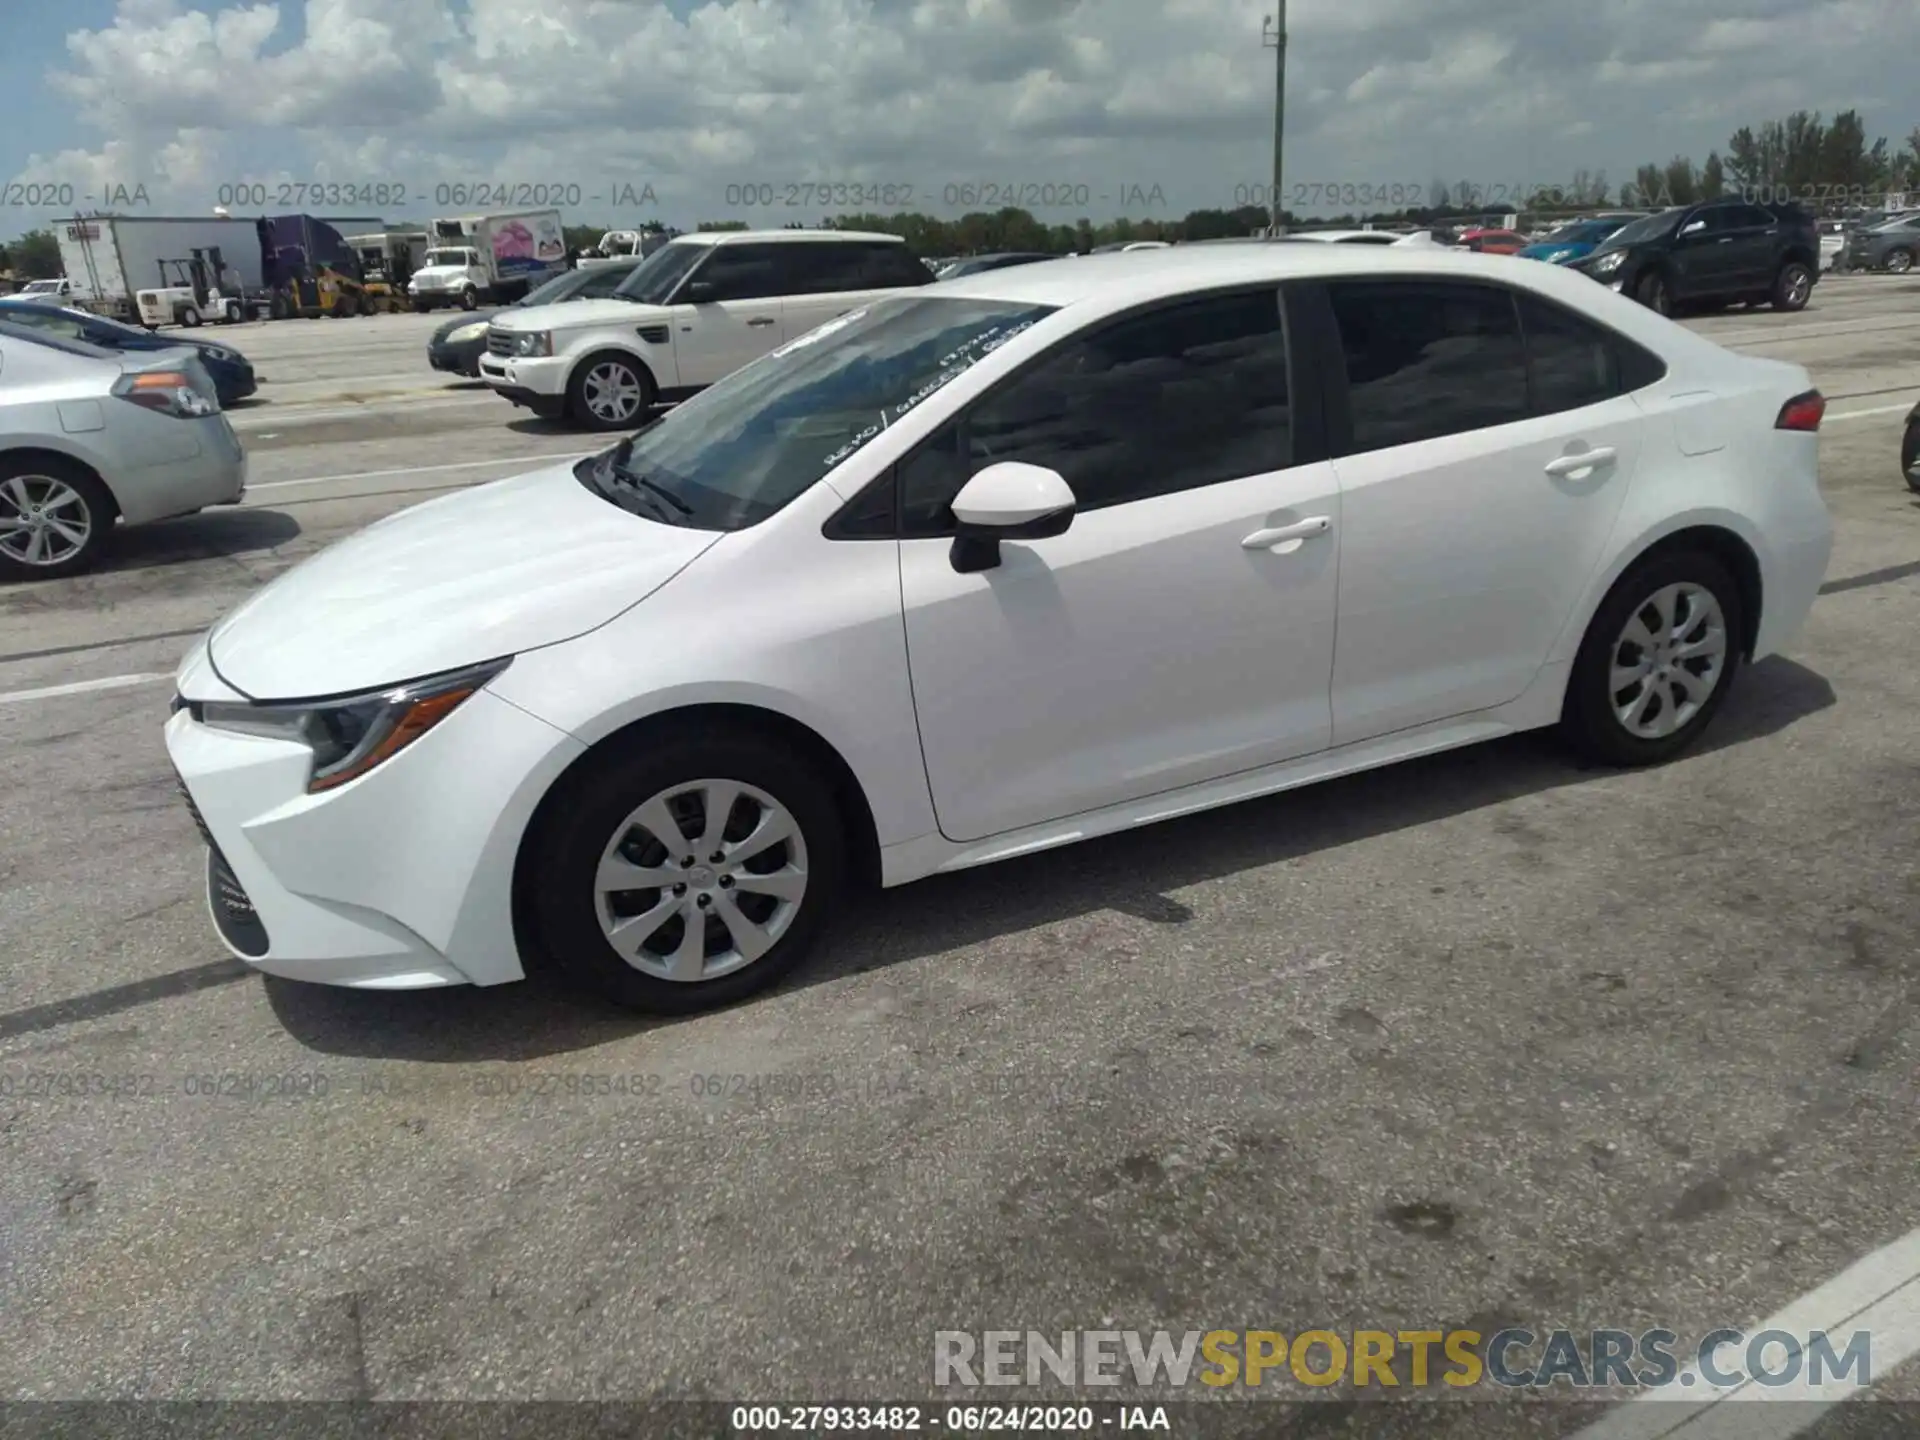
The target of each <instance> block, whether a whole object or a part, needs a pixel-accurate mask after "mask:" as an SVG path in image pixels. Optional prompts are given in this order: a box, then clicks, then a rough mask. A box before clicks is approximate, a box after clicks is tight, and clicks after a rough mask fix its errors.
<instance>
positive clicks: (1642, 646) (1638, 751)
mask: <svg viewBox="0 0 1920 1440" xmlns="http://www.w3.org/2000/svg"><path fill="white" fill-rule="evenodd" d="M1742 621H1743V616H1742V612H1741V600H1740V589H1739V586H1738V585H1736V584H1735V583H1734V579H1733V577H1732V576H1731V575H1730V574H1728V573H1727V569H1726V567H1725V566H1724V565H1722V564H1721V563H1720V562H1719V561H1718V560H1716V559H1715V558H1714V557H1713V556H1711V555H1708V554H1706V553H1704V552H1699V551H1675V552H1670V553H1668V554H1664V555H1655V556H1653V557H1652V558H1650V559H1648V560H1645V561H1643V562H1641V563H1640V564H1639V565H1636V566H1635V567H1634V568H1633V569H1632V570H1630V571H1628V572H1627V574H1625V575H1624V576H1622V577H1621V578H1620V580H1619V581H1618V583H1616V584H1615V585H1614V587H1613V589H1612V590H1611V591H1609V592H1608V594H1607V598H1606V599H1605V600H1604V601H1603V602H1602V603H1601V605H1600V609H1599V611H1598V612H1597V613H1596V614H1595V615H1594V617H1593V622H1592V623H1591V624H1590V625H1589V626H1588V627H1587V634H1586V638H1585V639H1584V640H1583V641H1582V642H1581V644H1580V653H1579V655H1578V657H1577V658H1576V659H1575V661H1574V667H1573V675H1572V677H1571V679H1570V680H1569V681H1568V684H1567V696H1566V702H1565V704H1564V706H1563V708H1562V711H1561V728H1562V730H1563V732H1564V733H1565V734H1566V736H1567V738H1568V739H1569V740H1571V741H1572V742H1573V744H1574V745H1575V747H1576V748H1577V749H1579V750H1580V751H1581V752H1582V753H1583V754H1585V755H1586V756H1587V757H1588V758H1590V759H1593V760H1597V761H1599V762H1601V763H1602V764H1607V765H1653V764H1658V763H1659V762H1661V761H1663V760H1670V759H1672V758H1673V757H1674V756H1676V755H1678V754H1680V752H1681V751H1683V750H1685V749H1686V748H1687V747H1688V746H1690V745H1692V744H1693V743H1694V741H1695V740H1697V739H1698V738H1699V737H1700V733H1701V732H1702V731H1703V730H1705V729H1706V728H1707V725H1708V724H1709V723H1710V722H1711V721H1712V719H1713V716H1714V712H1715V711H1716V710H1718V709H1719V708H1720V702H1721V701H1722V700H1723V699H1724V698H1725V697H1726V693H1727V690H1728V688H1729V687H1730V686H1731V685H1732V683H1733V677H1734V675H1735V673H1736V672H1737V671H1738V670H1739V668H1740V657H1741V638H1740V637H1741V635H1742V634H1743V633H1744V632H1743V630H1742V628H1741V626H1742Z"/></svg>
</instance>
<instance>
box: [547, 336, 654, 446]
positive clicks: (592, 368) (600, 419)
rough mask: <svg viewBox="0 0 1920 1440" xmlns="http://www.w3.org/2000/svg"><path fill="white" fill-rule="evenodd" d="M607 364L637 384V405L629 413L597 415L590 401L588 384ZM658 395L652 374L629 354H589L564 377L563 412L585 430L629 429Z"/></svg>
mask: <svg viewBox="0 0 1920 1440" xmlns="http://www.w3.org/2000/svg"><path fill="white" fill-rule="evenodd" d="M609 367H612V368H616V369H620V370H624V371H625V372H626V373H627V374H628V375H629V376H631V377H632V379H633V381H634V383H635V384H636V385H637V386H638V387H639V391H640V396H639V404H638V407H637V408H636V409H635V410H634V412H633V413H632V414H631V415H625V416H619V415H611V414H596V413H595V412H594V409H593V407H592V405H591V404H590V403H589V398H588V387H589V384H590V383H591V382H592V381H593V379H594V376H595V375H596V373H597V372H600V371H602V370H605V369H607V368H609ZM657 398H658V397H657V396H656V394H655V391H654V385H653V377H652V376H651V375H649V374H648V373H647V371H646V367H645V366H643V365H641V364H640V362H639V361H637V360H635V359H634V358H633V357H632V356H630V355H622V354H620V353H619V352H618V351H602V352H601V353H599V354H595V355H589V356H588V357H587V358H586V359H584V360H582V361H581V362H580V363H579V364H578V365H576V366H574V367H573V374H572V375H571V376H569V377H568V379H567V410H566V413H567V415H568V417H569V418H571V419H572V421H573V423H574V424H576V425H579V426H581V427H582V428H584V429H587V430H631V429H633V428H635V427H637V426H638V425H640V424H641V423H642V422H644V421H645V420H646V418H647V414H648V412H649V411H651V410H652V409H653V406H654V401H655V400H656V399H657Z"/></svg>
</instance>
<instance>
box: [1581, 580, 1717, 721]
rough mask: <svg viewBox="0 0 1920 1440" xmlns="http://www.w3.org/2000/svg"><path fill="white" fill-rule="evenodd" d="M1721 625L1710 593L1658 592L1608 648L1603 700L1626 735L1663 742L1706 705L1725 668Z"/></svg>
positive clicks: (1684, 587) (1677, 588)
mask: <svg viewBox="0 0 1920 1440" xmlns="http://www.w3.org/2000/svg"><path fill="white" fill-rule="evenodd" d="M1727 643H1728V641H1727V618H1726V615H1725V613H1724V612H1723V611H1722V610H1721V608H1720V602H1719V601H1718V600H1717V599H1715V598H1714V594H1713V592H1712V591H1711V590H1708V589H1706V588H1705V587H1704V586H1701V585H1693V584H1687V583H1682V584H1679V585H1663V586H1661V587H1660V589H1658V590H1656V591H1654V592H1653V594H1651V595H1649V596H1648V597H1647V598H1646V600H1645V601H1643V602H1642V603H1641V604H1640V606H1639V607H1638V608H1637V609H1636V610H1635V611H1634V612H1633V614H1632V615H1631V616H1629V617H1628V618H1627V623H1626V625H1625V626H1623V627H1622V629H1621V631H1620V635H1619V638H1618V639H1616V640H1615V641H1614V642H1613V654H1612V667H1611V670H1610V672H1609V675H1608V682H1609V683H1608V687H1607V695H1608V697H1609V699H1610V700H1611V702H1612V705H1613V714H1614V718H1615V719H1616V720H1618V721H1619V722H1620V724H1621V726H1622V727H1623V728H1625V730H1626V732H1627V733H1628V734H1629V735H1633V736H1636V737H1638V738H1639V739H1641V740H1664V739H1665V738H1666V737H1667V736H1669V735H1671V734H1673V733H1674V731H1676V730H1678V729H1680V728H1681V727H1682V726H1683V725H1685V724H1687V722H1688V721H1690V720H1692V719H1693V717H1694V716H1696V715H1698V714H1699V713H1700V709H1701V707H1702V706H1704V705H1705V704H1706V703H1707V702H1708V701H1709V700H1711V699H1712V698H1713V692H1714V691H1715V690H1717V689H1718V688H1719V687H1720V681H1721V678H1722V677H1723V676H1724V675H1725V674H1726V668H1727Z"/></svg>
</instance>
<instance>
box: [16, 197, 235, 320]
mask: <svg viewBox="0 0 1920 1440" xmlns="http://www.w3.org/2000/svg"><path fill="white" fill-rule="evenodd" d="M53 230H54V237H55V239H56V240H57V241H58V243H59V246H60V267H61V269H63V270H65V271H66V273H67V278H68V279H69V280H71V281H72V282H73V291H72V294H71V295H69V296H68V297H67V303H69V304H71V305H74V306H77V307H79V308H81V309H85V310H91V311H93V312H94V313H95V314H99V315H109V316H112V317H113V318H115V319H119V320H126V321H129V322H133V323H138V322H139V320H140V307H139V294H140V292H141V291H142V290H150V289H153V288H155V287H156V286H158V287H161V288H170V287H172V286H174V285H176V284H177V282H178V279H179V266H180V265H181V264H182V263H184V262H185V261H187V260H189V259H191V258H192V256H193V252H194V251H196V250H199V251H206V250H211V249H218V250H219V251H220V252H221V253H222V255H223V256H224V257H225V259H226V263H227V265H228V266H230V267H231V268H232V269H233V271H234V272H235V274H234V279H235V280H236V281H238V282H239V283H241V284H244V285H246V286H257V285H259V284H260V283H261V274H260V237H259V234H258V232H257V231H256V230H255V228H254V222H253V221H251V220H233V219H227V218H222V217H216V216H207V217H204V218H203V217H199V216H193V217H167V216H158V215H139V216H129V215H97V216H75V217H74V218H73V219H71V220H65V221H59V222H56V223H55V225H54V227H53Z"/></svg>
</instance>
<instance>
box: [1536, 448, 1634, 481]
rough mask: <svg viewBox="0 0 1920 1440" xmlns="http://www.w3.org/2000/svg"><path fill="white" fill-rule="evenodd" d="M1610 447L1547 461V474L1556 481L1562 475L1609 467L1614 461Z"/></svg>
mask: <svg viewBox="0 0 1920 1440" xmlns="http://www.w3.org/2000/svg"><path fill="white" fill-rule="evenodd" d="M1616 458H1617V457H1616V455H1615V453H1614V449H1613V447H1612V446H1611V445H1601V446H1597V447H1596V448H1594V449H1592V450H1582V451H1581V452H1580V453H1579V454H1578V455H1562V456H1561V457H1560V458H1559V459H1557V460H1549V461H1548V462H1547V465H1546V470H1547V474H1549V475H1552V476H1554V477H1555V478H1556V479H1557V478H1559V477H1560V476H1563V475H1578V474H1580V473H1581V472H1582V471H1585V470H1597V469H1598V468H1599V467H1600V466H1602V465H1611V464H1613V462H1614V460H1615V459H1616Z"/></svg>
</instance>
